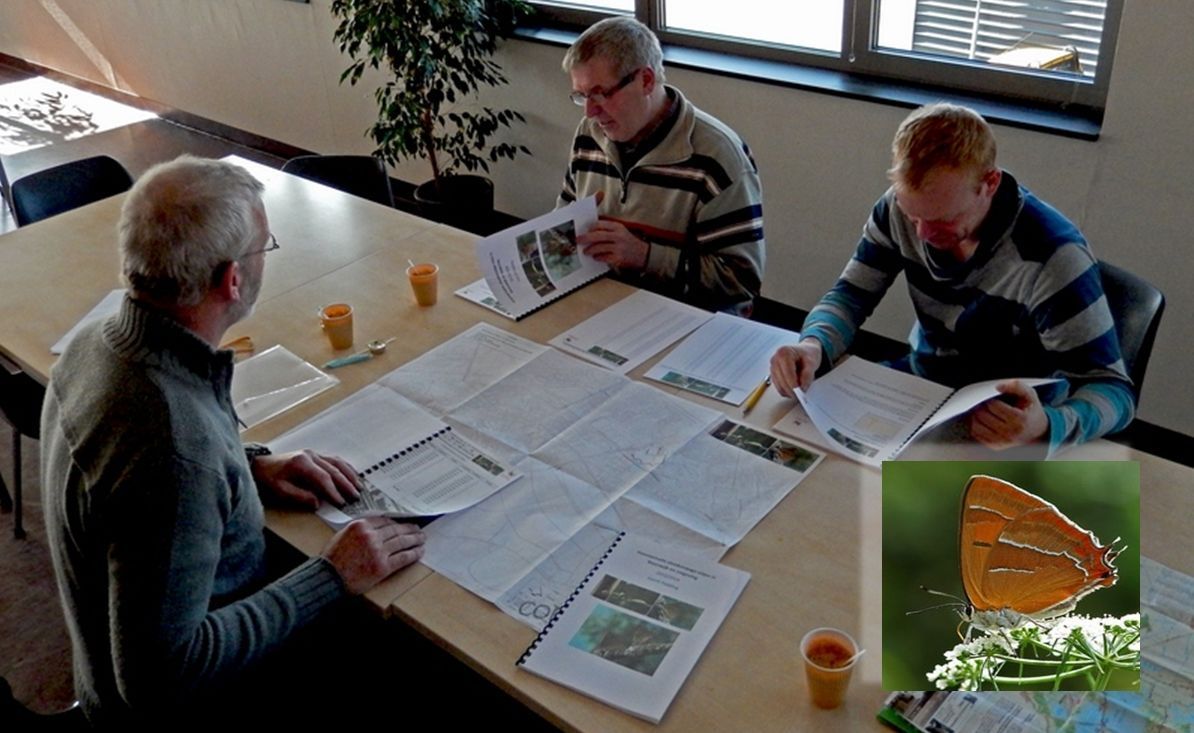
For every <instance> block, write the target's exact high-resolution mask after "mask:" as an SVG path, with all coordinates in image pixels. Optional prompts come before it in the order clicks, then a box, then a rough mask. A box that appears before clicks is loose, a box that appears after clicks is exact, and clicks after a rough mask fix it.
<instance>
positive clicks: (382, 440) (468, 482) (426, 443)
mask: <svg viewBox="0 0 1194 733" xmlns="http://www.w3.org/2000/svg"><path fill="white" fill-rule="evenodd" d="M270 447H271V448H272V449H273V450H274V451H277V452H281V451H291V450H299V449H302V448H314V449H317V450H319V451H321V452H323V453H328V454H332V455H338V456H340V457H342V458H344V459H345V460H347V461H348V462H349V463H351V464H353V466H354V467H355V468H356V469H357V471H358V472H359V475H360V477H361V479H362V482H363V483H364V484H365V491H363V492H362V495H361V499H360V500H359V501H356V502H354V503H352V504H349V505H347V506H344V507H341V508H339V509H337V508H336V507H333V506H331V505H327V504H325V505H324V506H323V507H321V508H320V511H319V514H320V516H321V517H322V518H323V519H324V520H325V521H326V522H328V523H329V524H331V525H332V526H341V525H343V524H347V523H348V522H349V521H351V520H352V519H354V518H356V517H362V516H373V515H382V516H390V517H426V516H435V515H438V514H445V513H450V512H455V511H460V510H461V509H464V508H465V507H469V506H472V505H474V504H476V503H477V502H479V501H481V500H482V499H484V498H486V497H488V496H489V495H491V494H493V493H494V492H496V491H498V490H499V489H501V488H503V487H505V486H507V485H508V484H510V483H511V482H512V481H514V480H515V479H517V478H518V476H519V474H518V472H517V471H514V470H513V469H511V468H509V467H508V466H507V465H505V464H504V463H503V461H502V460H501V459H500V458H499V457H497V456H496V455H493V454H491V453H489V452H486V451H484V450H481V449H480V448H478V447H477V446H476V445H474V444H473V443H471V442H470V441H468V440H467V439H465V438H464V437H462V436H460V435H459V434H457V433H456V432H454V431H453V430H452V428H451V426H449V425H447V424H446V423H444V422H443V421H441V420H439V419H437V418H436V417H435V416H434V415H431V414H429V413H428V412H426V411H425V410H423V409H422V408H421V407H419V406H418V405H416V404H414V403H413V402H411V401H410V400H408V399H406V398H405V397H403V396H401V395H399V394H398V393H397V392H395V391H393V390H392V389H389V388H387V387H385V386H384V385H381V384H374V385H371V386H369V387H366V388H365V389H363V390H361V391H360V392H357V393H356V394H354V395H352V396H351V397H349V398H348V399H346V400H344V401H343V402H340V403H338V404H336V405H334V406H333V407H331V408H329V409H328V410H325V411H324V412H322V413H320V414H319V415H316V416H315V417H313V418H312V419H310V420H308V421H307V422H305V423H303V424H302V425H300V426H298V427H297V428H295V429H294V430H292V431H290V432H288V433H286V434H285V435H283V436H281V437H279V438H278V439H277V440H275V441H273V442H272V443H271V444H270Z"/></svg>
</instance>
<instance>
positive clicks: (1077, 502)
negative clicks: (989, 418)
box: [883, 461, 1140, 690]
mask: <svg viewBox="0 0 1194 733" xmlns="http://www.w3.org/2000/svg"><path fill="white" fill-rule="evenodd" d="M976 474H985V475H988V476H995V477H997V478H1001V479H1003V480H1005V481H1009V482H1011V483H1013V484H1015V485H1016V486H1019V487H1020V488H1022V489H1024V490H1026V491H1029V492H1031V493H1033V494H1035V495H1037V496H1039V497H1041V498H1042V499H1044V500H1046V501H1048V502H1051V503H1052V504H1053V505H1054V506H1056V507H1057V508H1058V509H1060V510H1061V512H1062V513H1063V514H1065V515H1066V516H1067V517H1069V518H1070V519H1071V520H1073V521H1074V522H1075V523H1077V524H1078V526H1080V527H1082V528H1084V529H1088V530H1090V531H1091V532H1094V534H1095V536H1096V537H1098V538H1099V542H1100V543H1101V544H1103V545H1108V544H1110V543H1111V541H1112V540H1114V539H1115V538H1116V537H1120V538H1121V539H1122V540H1123V541H1124V542H1125V543H1126V544H1127V549H1126V550H1125V551H1124V553H1123V554H1122V555H1120V556H1119V558H1118V559H1117V560H1116V561H1115V566H1116V568H1117V570H1118V571H1119V581H1118V582H1117V583H1116V584H1115V585H1114V586H1112V587H1111V588H1104V589H1101V590H1097V591H1095V592H1094V593H1092V594H1090V595H1088V596H1087V597H1086V598H1084V599H1082V600H1081V601H1079V602H1078V608H1077V609H1076V611H1075V613H1079V614H1083V615H1088V616H1101V615H1103V614H1111V615H1114V616H1122V615H1123V614H1125V613H1132V612H1134V611H1139V610H1140V467H1139V465H1138V464H1136V463H1134V462H1129V461H1117V462H1110V461H1032V462H1028V461H1025V462H1011V461H1004V462H1000V461H975V462H969V461H948V462H946V461H942V462H927V461H887V462H885V463H884V464H883V687H884V688H885V689H887V690H925V689H929V683H928V680H927V679H926V677H925V675H926V674H927V673H929V672H930V671H932V669H933V668H934V667H935V666H936V665H938V664H941V663H943V662H944V661H945V658H944V654H945V652H946V651H947V650H949V649H952V648H953V647H954V646H955V645H956V644H958V642H959V639H958V636H957V633H956V629H957V626H958V621H959V618H958V616H957V613H956V612H955V611H954V610H953V609H952V608H941V609H936V610H932V611H924V612H923V613H919V614H916V615H913V616H907V615H905V613H906V612H907V611H912V610H916V609H921V608H927V607H929V606H934V605H937V604H939V603H945V602H948V601H949V599H947V598H941V597H940V596H934V595H930V594H928V593H925V592H924V591H923V590H921V589H920V586H921V585H925V586H927V587H929V588H932V589H934V590H939V591H943V592H946V593H952V594H954V595H956V596H959V597H961V598H965V592H964V591H963V589H962V578H961V570H960V568H959V564H958V518H959V513H960V510H961V509H960V500H961V496H962V489H963V488H965V486H966V482H967V481H968V480H969V479H970V477H971V476H974V475H976ZM962 633H963V634H965V633H966V632H965V628H963V630H962Z"/></svg>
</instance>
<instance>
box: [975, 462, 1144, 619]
mask: <svg viewBox="0 0 1194 733" xmlns="http://www.w3.org/2000/svg"><path fill="white" fill-rule="evenodd" d="M958 532H959V542H958V551H959V553H960V555H961V558H960V559H961V565H962V586H963V587H964V588H965V590H966V600H967V609H966V612H965V613H964V614H963V619H964V621H966V622H969V623H970V625H971V626H972V627H978V628H980V629H999V628H1012V627H1016V626H1020V625H1021V624H1023V623H1024V622H1025V620H1026V619H1032V620H1037V621H1039V620H1044V619H1050V618H1054V617H1056V616H1061V615H1063V614H1066V613H1069V612H1070V611H1072V610H1074V606H1075V605H1076V604H1077V603H1078V601H1079V600H1080V599H1082V598H1083V597H1085V596H1087V595H1089V594H1090V593H1093V592H1094V591H1096V590H1098V589H1099V588H1109V587H1111V586H1113V585H1115V581H1116V579H1117V574H1116V570H1115V566H1114V565H1112V562H1113V561H1114V560H1115V558H1116V557H1117V556H1118V555H1119V554H1120V553H1121V552H1123V550H1124V548H1122V547H1121V548H1118V549H1117V548H1115V547H1114V544H1115V542H1112V543H1111V545H1112V546H1103V545H1101V544H1099V538H1098V537H1095V536H1094V534H1093V533H1092V532H1090V531H1089V530H1086V529H1083V528H1081V527H1079V526H1078V525H1077V524H1074V522H1073V521H1071V520H1070V519H1069V518H1068V517H1066V516H1065V515H1064V514H1062V513H1061V511H1060V510H1058V508H1057V507H1055V506H1053V505H1052V504H1050V503H1049V502H1047V501H1045V500H1044V499H1041V498H1039V497H1037V496H1034V495H1032V494H1030V493H1028V492H1027V491H1025V490H1023V489H1021V488H1019V487H1017V486H1014V485H1013V484H1010V483H1008V482H1007V481H1003V480H1002V479H997V478H993V477H991V476H973V477H971V479H970V481H969V482H967V484H966V488H965V490H964V491H963V492H962V517H961V523H960V526H959V530H958ZM1115 541H1116V542H1118V541H1119V538H1116V540H1115Z"/></svg>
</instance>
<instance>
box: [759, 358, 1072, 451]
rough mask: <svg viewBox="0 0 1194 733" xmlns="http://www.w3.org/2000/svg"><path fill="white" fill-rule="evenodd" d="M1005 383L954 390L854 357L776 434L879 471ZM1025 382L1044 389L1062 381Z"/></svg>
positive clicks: (817, 384)
mask: <svg viewBox="0 0 1194 733" xmlns="http://www.w3.org/2000/svg"><path fill="white" fill-rule="evenodd" d="M1004 381H1007V380H1003V379H993V380H990V381H986V382H976V383H974V384H970V385H967V386H965V387H961V388H959V389H952V388H950V387H946V386H944V385H941V384H937V383H936V382H930V381H929V380H927V379H924V378H922V377H918V376H916V375H914V374H908V373H907V372H901V371H898V370H896V369H892V368H891V367H887V366H883V365H882V364H876V363H874V362H871V361H867V360H866V359H862V358H859V357H857V356H851V357H849V358H847V359H846V360H844V361H843V362H841V363H840V364H838V365H836V366H834V368H833V369H831V370H829V372H828V373H827V374H825V375H824V376H821V377H817V379H816V381H814V382H813V386H812V387H810V388H809V389H808V391H807V392H800V391H798V392H797V393H796V394H797V397H799V398H800V407H798V408H796V409H793V410H792V412H790V413H788V414H787V415H785V416H784V417H783V418H781V419H780V421H779V422H777V423H776V424H775V429H776V430H778V431H779V432H781V433H786V434H788V435H792V436H794V437H797V438H801V439H811V440H812V442H814V443H820V444H822V445H825V446H826V447H828V448H830V449H832V450H835V451H837V452H838V453H841V454H842V455H844V456H846V457H847V458H853V459H854V460H856V461H859V462H861V463H866V464H868V465H872V466H879V465H882V463H883V461H890V460H893V459H895V457H896V456H898V455H899V454H900V453H901V452H902V451H903V450H904V448H906V447H907V446H908V445H909V444H910V443H912V442H913V441H914V440H916V439H917V438H919V437H920V436H921V435H924V434H925V433H927V432H928V431H930V430H932V429H933V428H936V427H938V426H940V425H942V424H944V423H945V422H947V421H949V420H951V419H953V418H955V417H958V416H959V415H962V414H964V413H966V412H968V411H969V410H971V409H972V408H974V407H976V406H977V405H979V404H981V403H983V402H986V401H987V400H990V399H993V398H996V397H998V396H999V395H1000V392H999V390H998V389H996V385H997V384H999V383H1001V382H1004ZM1019 381H1020V382H1022V383H1023V384H1025V385H1027V386H1029V387H1039V386H1043V385H1046V384H1050V383H1052V382H1056V381H1058V380H1056V379H1039V378H1036V379H1021V380H1019ZM804 416H807V418H808V419H809V420H811V422H812V424H813V425H814V426H815V428H816V430H817V431H818V433H819V436H809V435H808V432H807V431H806V430H803V426H804V425H805V421H804V420H802V419H801V418H802V417H804ZM818 437H819V439H817V438H818Z"/></svg>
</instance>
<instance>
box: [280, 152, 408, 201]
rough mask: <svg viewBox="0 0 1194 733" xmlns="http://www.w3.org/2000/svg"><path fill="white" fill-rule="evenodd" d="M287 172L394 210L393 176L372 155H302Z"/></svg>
mask: <svg viewBox="0 0 1194 733" xmlns="http://www.w3.org/2000/svg"><path fill="white" fill-rule="evenodd" d="M282 172H283V173H293V174H294V175H296V176H300V177H302V178H306V179H307V180H309V181H315V182H316V183H322V184H324V185H325V186H331V187H332V188H335V189H338V190H340V191H344V192H345V193H351V194H352V195H353V196H360V197H361V198H363V199H369V200H370V201H374V202H376V203H379V204H384V205H385V206H389V207H391V208H393V206H394V193H393V191H391V190H390V174H389V173H387V172H386V166H385V164H384V163H382V162H381V161H380V160H379V159H377V158H374V157H373V156H372V155H300V156H298V157H297V158H291V159H290V160H288V161H286V164H285V165H283V166H282Z"/></svg>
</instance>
